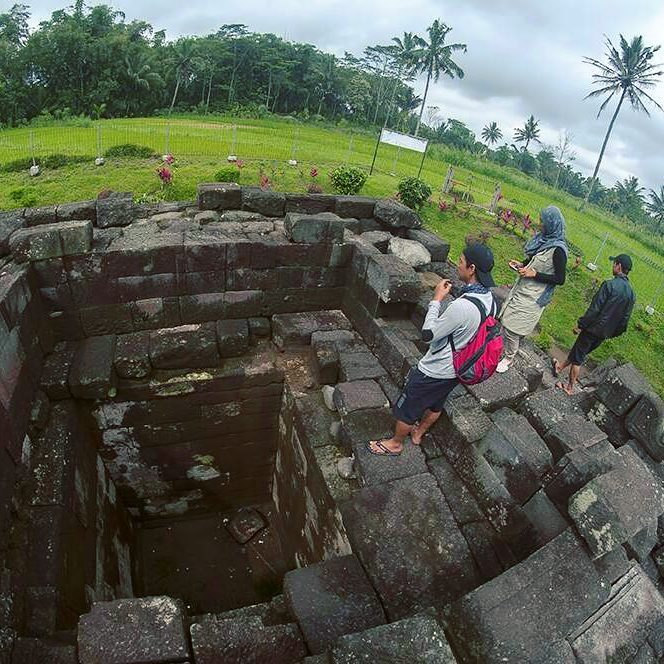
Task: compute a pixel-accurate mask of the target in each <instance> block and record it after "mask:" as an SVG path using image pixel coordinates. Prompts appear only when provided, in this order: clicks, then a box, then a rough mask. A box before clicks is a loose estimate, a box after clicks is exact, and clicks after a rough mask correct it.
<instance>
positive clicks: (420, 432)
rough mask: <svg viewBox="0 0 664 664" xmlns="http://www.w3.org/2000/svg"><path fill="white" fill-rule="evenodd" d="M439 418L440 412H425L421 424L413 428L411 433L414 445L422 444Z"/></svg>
mask: <svg viewBox="0 0 664 664" xmlns="http://www.w3.org/2000/svg"><path fill="white" fill-rule="evenodd" d="M439 417H440V411H438V412H437V413H435V412H432V411H430V410H429V409H427V410H425V411H424V417H422V419H421V420H420V423H419V424H418V425H417V426H415V427H413V430H412V431H411V432H410V439H411V440H412V441H413V445H420V444H421V443H422V438H423V437H424V434H425V433H426V432H427V431H428V430H429V429H430V428H431V427H432V426H433V425H434V424H435V423H436V422H437V420H438V418H439Z"/></svg>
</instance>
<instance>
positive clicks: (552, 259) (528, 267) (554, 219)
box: [496, 205, 568, 373]
mask: <svg viewBox="0 0 664 664" xmlns="http://www.w3.org/2000/svg"><path fill="white" fill-rule="evenodd" d="M540 222H541V230H540V232H539V233H537V235H535V237H533V238H532V239H531V240H529V241H528V242H527V243H526V246H525V252H526V259H525V260H524V261H523V263H519V262H517V261H510V267H511V268H512V269H514V270H516V271H517V272H518V273H519V278H518V279H517V280H516V283H515V284H514V286H512V290H511V291H510V293H509V295H508V296H507V298H506V300H505V302H504V303H503V307H502V309H501V311H500V319H501V322H502V325H503V339H504V341H505V350H504V353H503V358H502V359H501V360H500V363H499V364H498V367H497V369H496V371H498V372H499V373H504V372H505V371H507V370H508V369H509V367H510V364H511V363H512V361H513V360H514V357H515V356H516V354H517V351H518V350H519V343H520V341H521V338H522V337H524V336H525V335H527V334H530V333H531V332H532V331H533V330H534V329H535V326H536V325H537V323H538V322H539V319H540V317H541V316H542V312H543V311H544V307H545V306H546V305H547V304H549V302H551V298H552V297H553V291H554V290H555V288H556V286H561V285H562V284H564V283H565V270H566V268H567V255H568V249H567V242H566V240H565V219H564V217H563V215H562V212H561V211H560V210H559V209H558V208H557V207H555V206H554V205H549V207H546V208H544V209H543V210H542V212H541V213H540Z"/></svg>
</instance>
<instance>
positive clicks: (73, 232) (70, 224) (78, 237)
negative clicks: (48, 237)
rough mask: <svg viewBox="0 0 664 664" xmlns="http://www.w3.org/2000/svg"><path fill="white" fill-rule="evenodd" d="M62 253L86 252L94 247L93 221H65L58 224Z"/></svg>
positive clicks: (64, 254)
mask: <svg viewBox="0 0 664 664" xmlns="http://www.w3.org/2000/svg"><path fill="white" fill-rule="evenodd" d="M58 232H59V233H60V241H61V243H62V255H63V256H74V255H76V254H85V253H87V252H89V251H90V249H91V247H92V222H91V221H63V222H61V223H59V224H58Z"/></svg>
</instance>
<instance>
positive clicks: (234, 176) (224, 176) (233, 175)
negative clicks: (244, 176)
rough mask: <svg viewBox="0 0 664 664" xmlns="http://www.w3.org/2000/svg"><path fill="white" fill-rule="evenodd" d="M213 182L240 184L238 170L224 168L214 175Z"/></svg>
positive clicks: (228, 167)
mask: <svg viewBox="0 0 664 664" xmlns="http://www.w3.org/2000/svg"><path fill="white" fill-rule="evenodd" d="M214 180H215V182H235V184H240V169H239V168H238V167H237V166H225V167H224V168H220V169H219V170H218V171H217V172H216V173H215V175H214Z"/></svg>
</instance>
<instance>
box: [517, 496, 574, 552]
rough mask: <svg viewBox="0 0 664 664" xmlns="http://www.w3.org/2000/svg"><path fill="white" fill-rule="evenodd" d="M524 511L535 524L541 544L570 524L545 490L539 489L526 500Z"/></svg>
mask: <svg viewBox="0 0 664 664" xmlns="http://www.w3.org/2000/svg"><path fill="white" fill-rule="evenodd" d="M523 511H524V512H525V513H526V516H527V517H528V519H529V520H530V523H532V524H533V527H534V529H535V533H536V535H537V541H538V542H539V544H540V545H544V544H546V543H547V542H550V541H551V540H552V539H555V538H556V537H558V535H560V533H562V532H563V531H564V530H566V529H567V528H568V526H569V523H568V522H567V521H566V520H565V518H564V517H563V515H562V514H561V513H560V512H559V511H558V510H557V509H556V506H555V505H554V504H553V503H552V502H551V500H549V498H548V496H547V495H546V494H545V493H544V491H538V492H537V493H536V494H535V495H534V496H533V497H532V498H531V499H530V500H529V501H528V502H526V503H525V504H524V505H523Z"/></svg>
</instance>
